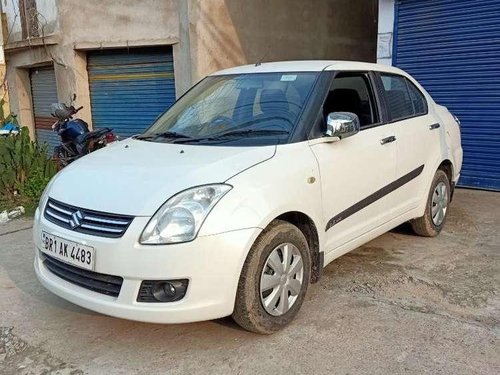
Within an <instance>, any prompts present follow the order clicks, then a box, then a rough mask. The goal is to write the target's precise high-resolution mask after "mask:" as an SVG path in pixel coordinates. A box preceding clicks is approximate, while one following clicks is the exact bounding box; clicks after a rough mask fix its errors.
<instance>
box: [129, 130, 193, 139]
mask: <svg viewBox="0 0 500 375" xmlns="http://www.w3.org/2000/svg"><path fill="white" fill-rule="evenodd" d="M135 138H136V139H158V138H176V139H177V138H186V139H188V138H191V137H190V136H189V135H185V134H181V133H177V132H170V131H168V132H163V133H153V134H141V135H138V136H137V137H135Z"/></svg>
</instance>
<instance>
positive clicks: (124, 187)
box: [34, 61, 462, 333]
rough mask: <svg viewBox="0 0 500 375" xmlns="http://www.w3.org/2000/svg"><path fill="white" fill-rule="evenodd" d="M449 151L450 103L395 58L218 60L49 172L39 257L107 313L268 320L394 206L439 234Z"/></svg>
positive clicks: (282, 321) (264, 325)
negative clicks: (132, 126) (179, 92)
mask: <svg viewBox="0 0 500 375" xmlns="http://www.w3.org/2000/svg"><path fill="white" fill-rule="evenodd" d="M138 105H140V103H138ZM461 165H462V148H461V144H460V128H459V122H458V120H457V119H456V118H455V117H454V116H453V115H452V114H451V113H450V112H449V111H448V110H447V109H446V108H445V107H442V106H440V105H438V104H436V103H435V102H434V101H433V100H432V98H431V97H430V96H429V94H428V93H427V92H426V91H425V90H424V89H423V88H422V86H420V85H419V84H418V82H416V81H415V79H413V78H412V77H411V76H409V75H408V74H407V73H405V72H403V71H401V70H399V69H396V68H392V67H386V66H381V65H375V64H366V63H358V62H343V61H296V62H292V61H290V62H278V63H263V64H257V65H247V66H242V67H237V68H232V69H227V70H223V71H220V72H217V73H214V74H212V75H210V76H208V77H207V78H205V79H203V80H202V81H201V82H200V83H198V84H197V85H196V86H194V87H193V88H192V89H191V90H190V91H189V92H188V93H187V94H185V95H184V96H183V97H182V98H180V99H179V100H178V101H177V102H176V103H175V104H174V105H173V106H172V107H171V108H170V109H169V110H168V111H167V112H165V113H164V114H163V115H162V116H161V117H159V118H158V119H157V120H156V121H155V122H154V124H153V125H152V126H151V127H150V128H149V129H147V130H146V131H145V132H144V133H143V134H140V135H137V136H135V137H132V138H130V139H128V140H125V141H123V142H119V143H116V144H114V145H112V146H110V147H107V148H105V149H102V150H99V151H97V152H94V153H92V154H90V155H88V156H86V157H84V158H82V159H80V160H78V161H76V162H74V163H73V164H71V165H70V166H69V167H67V168H65V169H64V170H62V171H61V172H59V173H58V174H57V175H56V176H55V177H54V178H53V179H52V181H51V182H50V183H49V185H48V186H47V188H46V190H45V192H44V194H43V196H42V198H41V201H40V205H39V208H38V210H37V212H36V216H35V227H34V241H35V245H36V256H35V270H36V273H37V275H38V278H39V280H40V282H41V283H42V284H43V285H44V286H45V287H46V288H48V289H49V290H51V291H52V292H54V293H55V294H57V295H59V296H60V297H62V298H64V299H66V300H68V301H71V302H73V303H75V304H77V305H80V306H83V307H86V308H88V309H91V310H95V311H98V312H101V313H103V314H108V315H112V316H116V317H121V318H126V319H132V320H139V321H145V322H157V323H183V322H193V321H200V320H208V319H215V318H221V317H224V316H228V315H232V316H233V318H234V320H235V321H236V322H237V323H238V324H240V325H241V326H242V327H244V328H246V329H248V330H251V331H254V332H259V333H272V332H275V331H277V330H279V329H280V328H282V327H283V326H285V325H286V324H288V323H289V322H290V321H291V320H292V319H293V318H294V316H295V315H296V314H297V312H298V311H299V309H300V307H301V305H302V302H303V300H304V296H305V294H306V291H307V288H308V286H309V284H310V283H314V282H317V281H318V279H319V278H320V277H321V272H322V269H323V267H324V266H325V265H327V264H328V263H330V262H331V261H333V260H334V259H335V258H338V257H340V256H341V255H343V254H345V253H347V252H348V251H351V250H353V249H355V248H357V247H358V246H360V245H362V244H364V243H366V242H368V241H370V240H371V239H373V238H375V237H377V236H379V235H381V234H383V233H385V232H387V231H389V230H390V229H392V228H394V227H396V226H397V225H399V224H401V223H404V222H406V221H410V222H411V224H412V226H413V228H414V230H415V232H416V233H417V234H419V235H423V236H435V235H437V234H438V233H439V232H440V231H441V229H442V228H443V225H444V223H445V220H446V214H447V212H448V206H449V203H450V201H451V197H452V195H453V189H454V186H455V184H456V182H457V180H458V178H459V174H460V168H461Z"/></svg>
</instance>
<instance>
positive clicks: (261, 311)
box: [233, 220, 311, 334]
mask: <svg viewBox="0 0 500 375" xmlns="http://www.w3.org/2000/svg"><path fill="white" fill-rule="evenodd" d="M310 272H311V257H310V253H309V246H308V244H307V241H306V238H305V237H304V235H303V234H302V232H301V231H300V230H299V229H298V228H297V227H295V226H294V225H292V224H290V223H287V222H284V221H281V220H276V221H274V222H273V223H271V224H270V225H269V227H268V228H266V229H265V230H264V231H263V232H262V233H261V235H260V236H259V237H258V238H257V240H256V241H255V243H254V245H253V246H252V249H251V250H250V252H249V254H248V257H247V259H246V261H245V264H244V266H243V270H242V273H241V276H240V281H239V284H238V291H237V295H236V303H235V308H234V312H233V319H234V320H235V321H236V323H238V324H239V325H240V326H241V327H243V328H245V329H246V330H249V331H252V332H256V333H261V334H270V333H273V332H276V331H278V330H279V329H281V328H283V327H284V326H286V325H287V324H288V323H290V322H291V321H292V320H293V318H294V317H295V315H296V314H297V312H298V311H299V309H300V306H301V305H302V302H303V300H304V296H305V294H306V291H307V287H308V286H309V279H310Z"/></svg>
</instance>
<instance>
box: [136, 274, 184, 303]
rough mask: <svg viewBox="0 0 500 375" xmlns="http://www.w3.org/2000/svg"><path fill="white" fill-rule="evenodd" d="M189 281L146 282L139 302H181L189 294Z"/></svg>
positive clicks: (141, 289) (140, 292) (138, 296)
mask: <svg viewBox="0 0 500 375" xmlns="http://www.w3.org/2000/svg"><path fill="white" fill-rule="evenodd" d="M188 284H189V280H187V279H180V280H144V281H143V282H142V283H141V287H140V289H139V294H138V295H137V302H153V303H155V302H156V303H158V302H175V301H180V300H181V299H182V298H184V296H185V295H186V292H187V287H188Z"/></svg>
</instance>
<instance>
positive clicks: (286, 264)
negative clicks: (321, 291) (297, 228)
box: [260, 243, 304, 316]
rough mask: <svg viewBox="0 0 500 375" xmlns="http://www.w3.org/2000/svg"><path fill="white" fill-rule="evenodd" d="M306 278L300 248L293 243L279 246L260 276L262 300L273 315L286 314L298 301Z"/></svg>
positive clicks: (263, 304) (267, 261)
mask: <svg viewBox="0 0 500 375" xmlns="http://www.w3.org/2000/svg"><path fill="white" fill-rule="evenodd" d="M303 280H304V264H303V262H302V257H301V256H300V252H299V249H297V247H296V246H295V245H293V244H291V243H284V244H281V245H279V246H277V247H276V248H275V249H274V250H273V251H271V254H269V256H268V257H267V259H266V262H265V263H264V269H263V270H262V274H261V276H260V300H261V302H262V306H263V307H264V309H265V310H266V311H267V312H268V313H269V314H271V315H274V316H279V315H283V314H285V313H286V312H287V311H288V310H290V308H291V307H292V306H293V305H294V303H295V302H296V301H297V297H298V296H299V294H300V291H301V289H302V283H303Z"/></svg>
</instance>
